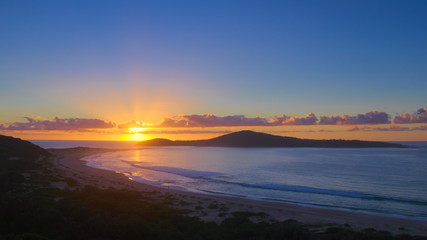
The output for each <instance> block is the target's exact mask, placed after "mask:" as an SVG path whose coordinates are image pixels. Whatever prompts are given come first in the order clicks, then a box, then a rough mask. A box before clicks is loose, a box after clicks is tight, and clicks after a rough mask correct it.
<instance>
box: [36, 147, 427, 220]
mask: <svg viewBox="0 0 427 240" xmlns="http://www.w3.org/2000/svg"><path fill="white" fill-rule="evenodd" d="M39 144H40V143H39ZM45 144H46V143H45ZM41 145H43V144H41ZM415 145H416V146H417V147H414V148H221V147H144V148H141V147H140V148H136V149H134V150H128V151H119V152H110V153H103V154H99V155H93V156H89V157H86V158H84V159H83V160H85V161H87V165H89V166H91V167H95V168H101V169H107V170H112V171H115V172H119V173H123V174H125V175H126V176H128V177H129V178H130V179H133V180H135V181H139V182H143V183H148V184H152V185H156V186H160V187H165V188H176V189H181V190H184V191H191V192H199V193H206V194H217V195H226V196H234V197H241V198H251V199H259V200H265V201H278V202H287V203H295V204H300V205H308V206H314V207H321V208H333V209H342V210H349V211H361V212H367V213H371V214H376V215H386V216H394V217H401V218H410V219H418V220H424V221H427V146H426V144H425V143H424V144H423V143H417V144H414V146H415Z"/></svg>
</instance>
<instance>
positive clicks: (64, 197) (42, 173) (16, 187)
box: [0, 135, 427, 240]
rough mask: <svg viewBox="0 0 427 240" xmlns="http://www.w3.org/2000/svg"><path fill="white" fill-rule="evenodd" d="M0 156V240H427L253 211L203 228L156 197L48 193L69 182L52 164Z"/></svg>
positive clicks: (35, 157)
mask: <svg viewBox="0 0 427 240" xmlns="http://www.w3.org/2000/svg"><path fill="white" fill-rule="evenodd" d="M156 141H158V142H167V141H168V140H156ZM76 150H79V149H72V150H70V151H76ZM0 151H1V153H2V154H3V156H4V158H3V159H1V161H0V165H1V166H0V239H8V240H28V239H33V240H46V239H63V240H68V239H69V240H71V239H72V240H74V239H100V240H102V239H111V240H113V239H124V240H126V239H129V240H131V239H132V240H133V239H158V240H168V239H177V240H178V239H182V240H184V239H211V240H223V239H224V240H239V239H242V240H243V239H245V240H246V239H260V240H262V239H266V240H267V239H269V240H274V239H290V240H292V239H295V240H296V239H298V240H314V239H319V240H327V239H365V240H374V239H375V240H376V239H384V240H387V239H390V240H427V237H421V236H410V235H406V234H401V235H397V236H393V235H392V234H391V233H390V232H387V231H377V230H375V229H364V230H361V231H356V230H352V229H351V228H350V227H349V226H342V227H336V226H331V225H327V224H324V225H322V224H319V225H310V224H304V223H301V222H298V221H296V220H286V221H280V222H272V223H267V222H264V221H262V222H258V223H255V222H252V221H251V220H250V218H251V217H253V216H259V215H262V214H263V213H254V212H232V213H231V216H230V217H229V218H227V219H225V220H224V221H222V222H221V223H219V224H217V223H214V222H207V223H206V222H202V221H201V220H200V219H199V218H197V217H189V216H186V215H185V214H186V213H188V211H190V212H191V211H192V210H190V209H188V210H179V209H176V208H174V207H173V206H174V204H178V203H179V200H178V199H175V198H174V197H172V196H169V195H167V194H166V195H159V194H160V193H159V192H156V191H150V192H138V191H131V190H125V189H112V188H110V189H98V188H94V187H91V186H81V185H79V184H80V183H79V182H74V184H73V186H75V189H71V188H67V189H63V190H61V189H58V188H55V187H52V182H57V181H66V182H68V183H70V182H72V181H70V180H73V179H64V178H62V177H61V175H60V174H58V172H57V169H55V168H54V167H53V165H52V164H51V161H52V160H53V159H54V158H51V157H48V155H49V153H47V151H45V150H44V149H42V148H39V147H37V146H35V145H33V144H31V143H29V142H27V141H23V140H20V139H16V138H11V137H4V136H1V135H0ZM18 158H19V159H18ZM70 186H71V185H70Z"/></svg>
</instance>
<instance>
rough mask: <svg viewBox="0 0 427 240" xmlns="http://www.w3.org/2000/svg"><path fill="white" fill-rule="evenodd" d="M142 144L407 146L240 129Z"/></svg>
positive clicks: (328, 146) (250, 146) (333, 146)
mask: <svg viewBox="0 0 427 240" xmlns="http://www.w3.org/2000/svg"><path fill="white" fill-rule="evenodd" d="M139 145H142V146H197V147H246V148H253V147H316V148H405V147H406V146H404V145H402V144H396V143H386V142H371V141H359V140H313V139H301V138H295V137H282V136H276V135H272V134H267V133H260V132H253V131H248V130H246V131H240V132H234V133H230V134H226V135H223V136H219V137H216V138H211V139H207V140H192V141H182V140H176V141H172V140H169V139H163V138H156V139H152V140H147V141H143V142H141V143H139Z"/></svg>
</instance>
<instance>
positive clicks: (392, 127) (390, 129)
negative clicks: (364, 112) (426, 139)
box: [347, 124, 427, 132]
mask: <svg viewBox="0 0 427 240" xmlns="http://www.w3.org/2000/svg"><path fill="white" fill-rule="evenodd" d="M347 131H348V132H356V131H362V132H399V131H427V126H421V127H414V128H408V127H401V126H398V125H394V124H392V125H389V126H388V127H375V128H374V127H366V126H355V127H352V128H349V129H347Z"/></svg>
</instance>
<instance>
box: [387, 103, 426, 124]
mask: <svg viewBox="0 0 427 240" xmlns="http://www.w3.org/2000/svg"><path fill="white" fill-rule="evenodd" d="M394 123H401V124H405V123H427V107H425V108H420V109H418V110H417V111H416V112H415V113H413V114H409V113H403V114H400V115H398V116H396V117H395V118H394Z"/></svg>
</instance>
